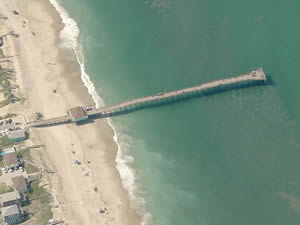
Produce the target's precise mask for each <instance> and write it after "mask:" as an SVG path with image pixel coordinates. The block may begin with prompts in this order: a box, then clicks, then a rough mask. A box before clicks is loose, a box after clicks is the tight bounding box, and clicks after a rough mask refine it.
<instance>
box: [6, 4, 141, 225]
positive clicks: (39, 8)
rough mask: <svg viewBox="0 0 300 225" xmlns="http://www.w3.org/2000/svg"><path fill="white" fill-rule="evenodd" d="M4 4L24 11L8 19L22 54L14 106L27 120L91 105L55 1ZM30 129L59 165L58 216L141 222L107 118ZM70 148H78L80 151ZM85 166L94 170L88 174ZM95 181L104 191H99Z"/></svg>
mask: <svg viewBox="0 0 300 225" xmlns="http://www.w3.org/2000/svg"><path fill="white" fill-rule="evenodd" d="M29 5H30V7H29ZM2 6H3V7H2V10H3V8H4V6H5V7H6V9H7V12H6V13H7V14H9V13H10V12H11V11H12V10H13V9H15V7H16V6H17V8H18V10H19V12H20V15H18V16H13V15H11V14H9V19H8V21H7V23H10V26H12V28H13V29H14V30H15V31H16V32H18V33H19V34H20V38H19V39H15V40H13V41H12V42H14V43H13V45H14V46H15V48H16V51H17V52H18V53H19V54H20V56H19V59H17V60H15V61H17V62H16V63H15V66H16V68H17V74H18V75H17V76H18V79H19V81H20V82H21V83H22V89H23V91H24V93H25V95H26V103H25V104H24V105H18V106H17V107H16V106H13V108H16V109H17V111H19V112H21V111H23V110H24V113H25V115H26V118H27V119H30V118H32V117H33V115H34V113H35V112H37V111H40V112H42V113H43V114H44V115H45V117H46V118H47V117H48V118H50V117H51V116H58V115H60V114H62V113H64V112H65V111H66V109H67V108H69V107H70V106H76V105H81V104H90V103H91V102H92V99H91V96H90V95H89V93H87V89H86V87H85V86H84V85H83V83H82V81H81V79H80V75H82V74H81V73H80V69H81V68H80V65H79V64H78V62H77V61H76V56H75V54H74V52H72V50H68V49H62V48H59V47H57V46H58V43H59V38H58V35H59V33H60V31H61V30H62V29H63V27H64V25H63V24H62V21H61V18H60V15H59V14H58V12H56V10H55V9H54V7H53V6H52V5H51V4H50V2H48V0H28V1H27V2H26V3H24V2H23V1H21V0H14V1H11V0H10V1H8V0H4V1H3V3H2ZM10 18H12V19H10ZM22 20H24V21H26V26H25V27H21V25H22V23H21V22H22ZM49 29H50V30H51V31H50V30H49ZM33 32H34V33H35V34H36V35H33V34H32V33H33ZM32 49H36V51H32ZM33 62H34V63H33ZM32 64H34V65H32ZM58 74H60V75H59V76H58ZM66 74H67V75H66ZM52 90H57V93H56V94H53V92H52ZM75 90H76V91H75ZM30 133H31V139H32V141H33V142H40V143H44V144H46V146H47V148H46V153H47V156H48V158H49V161H50V162H51V164H53V165H54V167H55V170H56V175H54V176H56V178H57V181H56V184H53V188H52V194H53V195H54V197H55V198H56V199H57V200H58V202H59V205H60V206H59V207H58V208H57V209H53V212H54V217H58V218H64V219H65V220H66V222H68V224H84V225H86V224H99V223H105V224H116V225H118V224H120V225H121V224H124V225H125V224H128V225H134V224H141V219H140V217H139V216H138V215H137V213H136V212H135V210H134V209H132V208H131V207H130V202H129V199H128V193H127V191H125V189H124V188H123V186H122V180H121V178H120V174H119V172H118V171H117V168H116V162H115V160H116V155H117V146H116V143H114V141H113V137H114V131H113V129H112V128H111V127H109V124H108V123H107V122H106V121H105V120H98V121H96V122H95V123H94V124H88V125H82V126H80V127H76V126H74V125H67V126H60V127H55V128H46V129H45V128H42V129H32V130H31V132H30ZM70 148H74V149H76V156H73V155H72V153H70ZM74 157H76V159H77V158H78V159H79V160H80V161H81V162H82V166H81V167H80V168H74V167H75V166H74V165H73V163H72V160H74ZM88 161H90V164H89V163H87V162H88ZM83 171H85V173H88V174H91V175H90V176H88V177H86V176H84V175H83V174H82V172H83ZM99 171H101V172H99ZM94 186H97V187H99V190H100V191H99V192H97V193H94V192H93V191H92V190H93V187H94ZM99 208H107V209H108V213H107V214H105V215H103V214H99V212H98V209H99Z"/></svg>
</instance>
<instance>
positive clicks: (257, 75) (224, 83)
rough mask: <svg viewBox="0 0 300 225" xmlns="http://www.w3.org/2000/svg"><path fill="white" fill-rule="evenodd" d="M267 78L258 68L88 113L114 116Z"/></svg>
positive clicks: (263, 80)
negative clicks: (191, 95)
mask: <svg viewBox="0 0 300 225" xmlns="http://www.w3.org/2000/svg"><path fill="white" fill-rule="evenodd" d="M266 80H267V78H266V75H265V73H264V71H263V69H262V68H258V69H256V70H254V71H252V72H250V73H248V74H245V75H241V76H238V77H232V78H228V79H223V80H217V81H212V82H209V83H205V84H201V85H198V86H195V87H191V88H185V89H181V90H176V91H171V92H166V93H160V94H158V95H153V96H148V97H142V98H138V99H133V100H130V101H126V102H123V103H121V104H119V105H115V106H111V107H105V108H99V109H93V110H90V111H88V112H87V114H88V115H89V116H92V115H97V114H103V115H106V114H112V113H114V112H119V111H121V110H123V109H125V110H126V109H129V108H130V107H134V106H137V105H140V106H142V105H143V104H146V103H151V102H152V103H153V102H159V101H162V100H165V99H174V100H175V99H176V98H177V97H180V96H188V95H190V94H197V93H201V92H204V91H206V90H211V89H215V88H222V87H228V86H234V85H239V84H246V85H251V84H254V83H257V82H266Z"/></svg>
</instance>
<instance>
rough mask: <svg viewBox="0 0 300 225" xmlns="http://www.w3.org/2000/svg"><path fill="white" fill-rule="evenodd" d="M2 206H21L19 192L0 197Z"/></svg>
mask: <svg viewBox="0 0 300 225" xmlns="http://www.w3.org/2000/svg"><path fill="white" fill-rule="evenodd" d="M0 204H1V207H7V206H11V205H20V204H21V196H20V194H19V192H17V191H12V192H7V193H4V194H1V195H0Z"/></svg>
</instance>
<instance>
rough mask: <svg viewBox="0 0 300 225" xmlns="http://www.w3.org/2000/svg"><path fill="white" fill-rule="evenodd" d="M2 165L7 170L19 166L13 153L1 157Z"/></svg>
mask: <svg viewBox="0 0 300 225" xmlns="http://www.w3.org/2000/svg"><path fill="white" fill-rule="evenodd" d="M3 159H4V164H5V166H6V167H7V168H8V169H14V168H16V167H18V166H19V160H18V158H17V154H16V153H15V152H11V153H8V154H6V155H4V156H3Z"/></svg>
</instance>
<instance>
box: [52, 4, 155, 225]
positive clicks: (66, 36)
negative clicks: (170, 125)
mask: <svg viewBox="0 0 300 225" xmlns="http://www.w3.org/2000/svg"><path fill="white" fill-rule="evenodd" d="M49 1H50V3H51V4H52V5H53V6H54V7H55V9H56V10H57V11H58V13H59V14H60V16H61V18H62V22H63V24H64V25H65V26H64V28H63V30H62V31H61V32H60V39H61V43H60V45H59V46H60V47H62V48H68V49H73V50H74V51H75V54H76V57H77V60H78V63H79V65H80V69H81V80H82V82H83V83H84V85H85V86H86V87H87V89H88V92H89V94H90V95H91V96H92V98H93V100H94V102H95V104H96V107H97V108H98V107H100V106H104V105H105V104H104V102H103V100H102V99H101V98H100V96H99V95H98V93H97V91H96V88H95V86H94V84H93V83H92V81H91V80H90V77H89V76H88V74H87V73H86V69H85V63H84V57H83V53H82V48H81V46H80V42H79V34H80V30H79V27H78V25H77V23H76V22H75V20H73V19H72V18H71V17H70V16H69V14H68V13H67V11H66V10H65V9H64V8H63V7H62V6H61V5H60V4H59V2H58V0H49ZM107 122H108V124H109V125H110V127H111V128H112V129H113V132H114V136H113V139H114V141H115V143H116V145H117V147H118V151H117V156H116V159H115V161H116V167H117V170H118V171H119V174H120V177H121V180H122V185H123V187H124V188H125V189H126V190H127V191H128V194H129V198H130V202H131V204H132V207H133V208H134V209H135V210H136V211H137V213H138V214H139V215H140V216H141V217H142V223H141V225H146V224H148V222H149V220H150V218H151V214H150V213H149V212H146V210H145V200H144V199H143V198H142V197H138V196H137V195H136V193H137V188H136V173H135V171H134V170H133V169H132V167H131V166H130V164H131V163H132V162H133V160H134V158H133V157H132V156H130V155H128V154H124V152H123V151H122V149H121V145H120V143H119V138H118V135H117V132H116V129H115V127H114V126H113V125H112V121H111V119H107Z"/></svg>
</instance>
